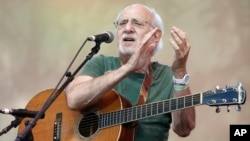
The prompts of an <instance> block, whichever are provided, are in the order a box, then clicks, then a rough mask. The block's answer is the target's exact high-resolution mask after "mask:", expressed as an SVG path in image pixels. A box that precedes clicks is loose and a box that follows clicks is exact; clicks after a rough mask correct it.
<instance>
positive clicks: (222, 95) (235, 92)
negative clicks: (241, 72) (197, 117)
mask: <svg viewBox="0 0 250 141" xmlns="http://www.w3.org/2000/svg"><path fill="white" fill-rule="evenodd" d="M245 101H246V90H245V89H244V87H243V85H242V84H241V83H237V85H236V86H231V85H227V86H226V87H225V88H219V87H218V86H216V88H215V90H209V91H207V92H204V93H203V102H202V103H203V104H206V105H209V106H229V105H237V106H238V107H237V108H240V107H239V105H241V104H244V103H245ZM217 110H219V109H217ZM217 110H216V111H217ZM228 110H229V109H228ZM239 110H240V109H239ZM217 112H219V111H217Z"/></svg>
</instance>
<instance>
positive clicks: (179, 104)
mask: <svg viewBox="0 0 250 141" xmlns="http://www.w3.org/2000/svg"><path fill="white" fill-rule="evenodd" d="M177 102H178V107H177V109H182V108H184V107H185V104H184V97H181V98H178V99H177Z"/></svg>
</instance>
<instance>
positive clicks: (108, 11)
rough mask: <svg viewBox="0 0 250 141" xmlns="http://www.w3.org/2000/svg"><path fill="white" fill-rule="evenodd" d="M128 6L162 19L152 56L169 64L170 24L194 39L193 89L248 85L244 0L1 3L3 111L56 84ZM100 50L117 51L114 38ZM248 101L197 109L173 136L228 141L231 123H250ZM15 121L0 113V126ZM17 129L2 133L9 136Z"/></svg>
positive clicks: (247, 7) (249, 28) (249, 25)
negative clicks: (192, 122)
mask: <svg viewBox="0 0 250 141" xmlns="http://www.w3.org/2000/svg"><path fill="white" fill-rule="evenodd" d="M132 3H142V4H146V5H148V6H150V7H154V8H155V9H156V10H157V11H158V12H159V14H160V15H161V16H162V18H163V21H164V23H165V33H164V48H163V49H162V50H161V51H160V52H159V53H158V54H157V55H156V56H155V57H154V60H158V61H159V62H161V63H163V64H169V65H171V63H172V61H173V55H174V54H173V53H174V52H173V49H172V47H171V46H170V44H169V43H168V39H169V38H170V35H169V32H170V29H171V27H172V26H177V27H179V28H181V29H182V30H184V31H185V32H186V33H187V35H188V37H189V40H190V43H191V46H192V48H191V52H190V55H189V60H188V66H187V67H188V72H189V73H190V74H191V89H192V92H193V93H197V92H204V91H207V90H210V89H214V88H215V86H216V85H219V86H221V87H225V85H226V84H231V85H235V84H236V83H237V82H242V83H243V85H244V86H245V89H247V90H249V89H250V85H249V84H250V82H249V78H250V76H249V72H250V65H249V59H250V57H249V53H250V48H249V44H250V41H249V39H250V38H249V37H250V18H249V17H250V1H249V0H238V1H236V0H234V1H233V0H220V1H218V0H207V1H200V0H188V1H184V0H155V1H147V0H140V1H139V0H138V1H134V0H127V1H122V0H116V1H115V0H105V1H99V0H91V1H88V0H74V1H69V0H68V1H67V0H53V1H50V0H37V1H32V0H22V1H20V0H13V1H6V0H0V68H1V73H0V80H1V82H0V90H1V92H0V108H25V106H26V104H27V103H28V102H29V101H30V100H31V99H32V97H33V96H35V95H36V94H37V93H39V92H41V91H43V90H45V89H49V88H54V87H55V85H56V84H57V82H58V81H59V79H60V78H61V76H62V75H63V73H64V72H65V70H66V68H67V66H68V65H69V63H70V61H71V60H72V58H73V57H74V55H75V53H76V52H77V50H78V49H79V47H80V46H81V45H82V43H83V41H84V40H85V39H86V37H88V36H89V35H93V34H98V33H102V32H104V31H107V30H109V31H112V32H113V33H115V28H114V26H113V24H112V23H113V21H114V20H115V18H116V15H117V13H118V12H119V11H120V10H121V9H122V8H124V7H125V6H127V5H129V4H132ZM93 46H94V43H91V42H88V43H87V44H86V45H85V47H84V49H83V50H82V52H81V54H80V56H79V57H78V59H77V61H76V62H75V64H74V65H73V67H72V68H71V71H74V70H75V68H76V67H78V66H79V65H80V63H81V61H82V60H84V59H85V57H86V55H87V54H88V53H89V52H90V49H91V48H92V47H93ZM101 46H102V47H101V50H100V51H99V53H98V54H106V55H117V48H116V42H115V41H114V42H112V43H111V44H106V43H103V44H102V45H101ZM249 101H250V100H249V99H248V100H247V101H246V103H245V105H243V106H242V111H241V112H237V111H235V110H234V106H232V107H231V109H232V110H231V112H229V113H228V112H227V111H226V108H225V107H223V108H222V111H221V113H219V114H217V113H215V108H214V107H208V106H198V107H197V108H196V109H197V124H196V128H195V129H194V131H193V132H192V133H191V135H190V136H189V137H187V138H181V137H178V136H177V135H176V134H175V133H173V131H172V130H171V134H170V137H169V138H170V139H169V140H175V141H184V140H185V141H196V140H205V141H228V140H229V125H230V124H250V112H249V107H250V102H249ZM13 119H14V117H13V116H11V115H0V130H2V129H3V128H5V127H6V126H7V125H9V124H10V122H11V121H12V120H13ZM16 136H17V129H16V128H15V129H12V130H11V131H10V132H8V133H7V134H4V135H2V136H0V140H2V141H7V140H14V139H15V138H16Z"/></svg>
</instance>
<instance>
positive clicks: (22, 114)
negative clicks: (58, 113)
mask: <svg viewBox="0 0 250 141" xmlns="http://www.w3.org/2000/svg"><path fill="white" fill-rule="evenodd" d="M0 113H3V114H10V115H13V116H17V117H21V118H24V117H30V118H34V117H35V116H36V114H37V113H38V111H30V110H26V109H0ZM44 117H45V114H43V115H42V117H41V118H44Z"/></svg>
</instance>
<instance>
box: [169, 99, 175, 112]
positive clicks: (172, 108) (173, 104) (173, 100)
mask: <svg viewBox="0 0 250 141" xmlns="http://www.w3.org/2000/svg"><path fill="white" fill-rule="evenodd" d="M170 102H171V109H170V110H171V111H172V110H176V99H172V100H170Z"/></svg>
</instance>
